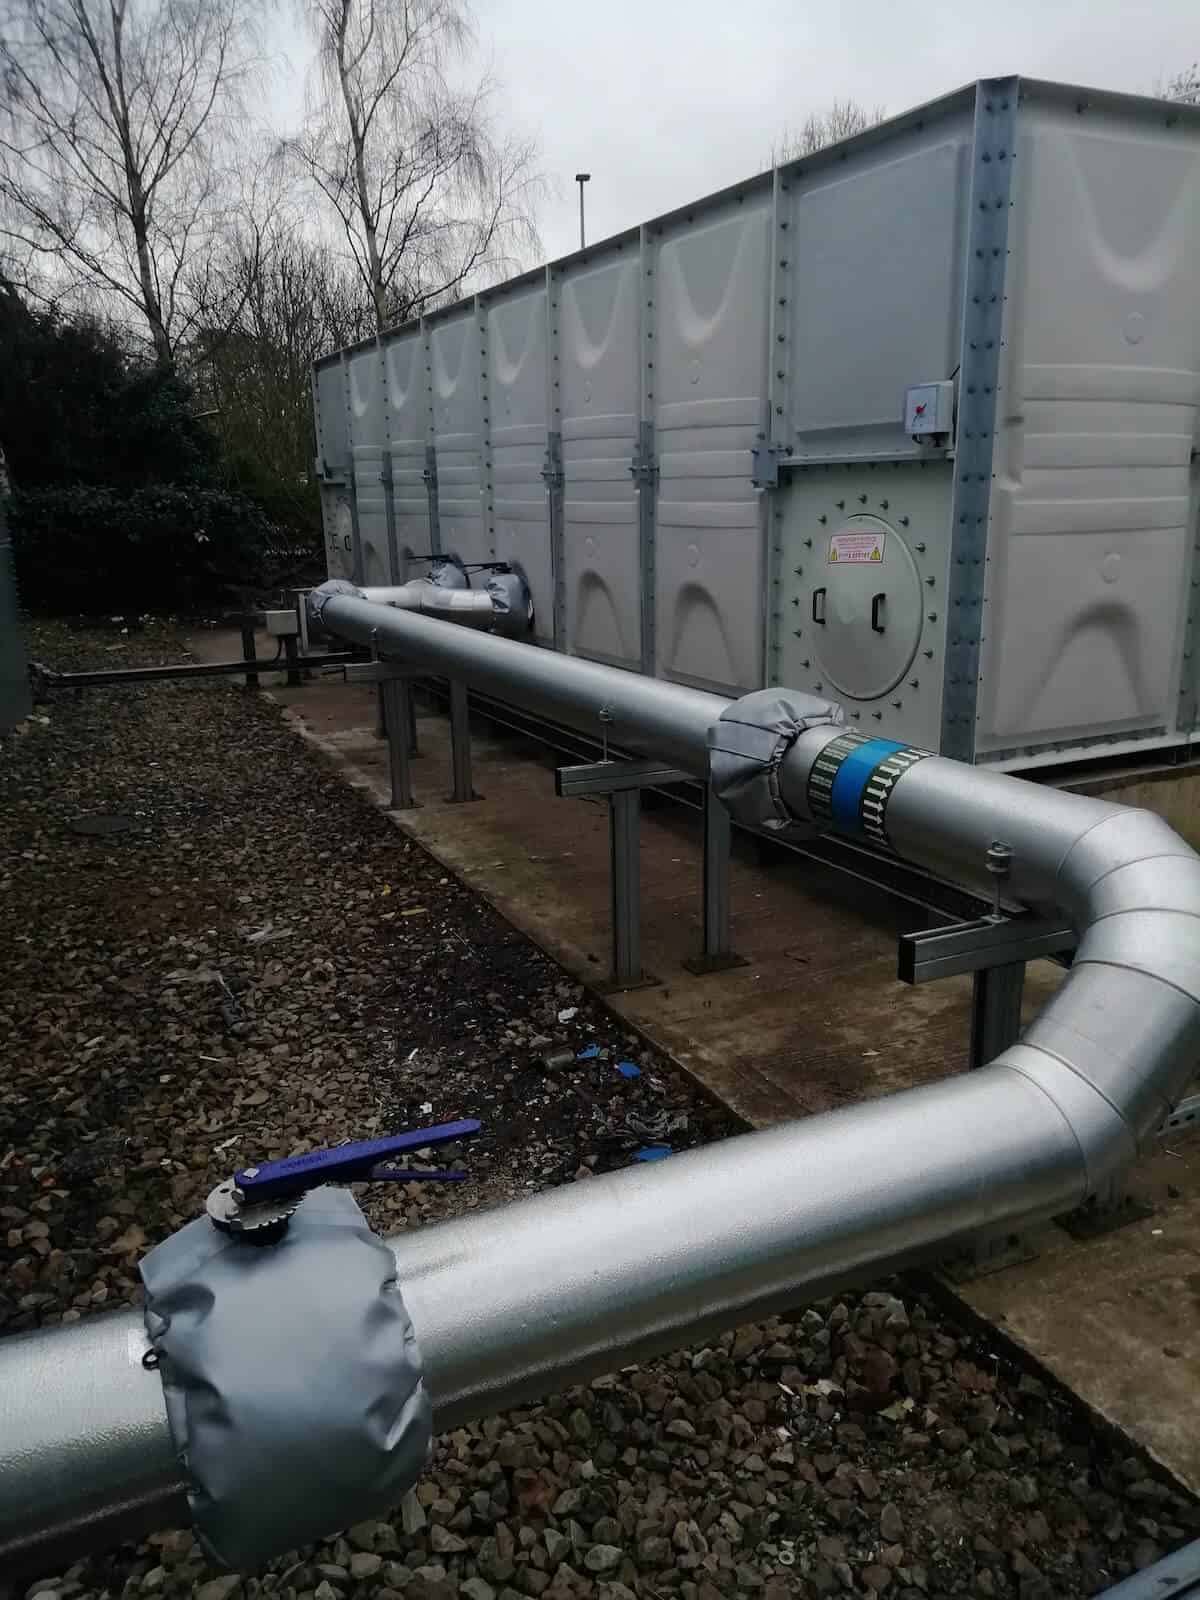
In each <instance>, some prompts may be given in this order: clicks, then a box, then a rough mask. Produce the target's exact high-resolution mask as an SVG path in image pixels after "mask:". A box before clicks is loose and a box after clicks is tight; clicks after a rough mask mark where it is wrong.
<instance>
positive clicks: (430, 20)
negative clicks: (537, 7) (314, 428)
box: [291, 0, 541, 328]
mask: <svg viewBox="0 0 1200 1600" xmlns="http://www.w3.org/2000/svg"><path fill="white" fill-rule="evenodd" d="M309 16H310V20H311V22H312V26H313V29H314V31H315V33H316V37H317V44H318V54H319V60H320V68H321V94H320V96H319V102H318V104H317V105H316V107H315V109H314V112H313V114H312V116H311V117H310V119H309V122H308V124H307V126H306V127H305V129H304V131H303V132H302V134H301V135H300V137H299V138H298V139H296V140H295V141H293V142H292V145H291V149H292V151H293V153H294V154H295V156H296V157H297V158H298V160H299V163H300V166H301V169H302V171H303V172H304V173H305V174H306V175H307V177H308V178H309V179H310V180H311V181H312V182H313V183H314V184H315V185H316V187H317V189H318V190H319V191H320V193H321V194H322V195H323V196H324V198H325V200H326V201H327V202H328V204H329V206H330V208H331V209H332V211H333V213H334V215H335V216H336V218H337V220H338V222H339V223H340V225H341V228H342V229H343V231H344V233H345V237H346V239H347V241H348V243H349V247H350V250H351V252H352V254H353V256H354V261H355V264H356V266H357V268H358V271H359V274H360V276H361V278H362V281H363V283H364V285H365V286H366V289H367V292H368V294H369V295H370V297H371V302H372V304H373V305H374V308H375V317H376V323H377V326H378V327H380V328H382V327H384V326H386V325H387V324H388V323H389V322H393V321H397V320H401V319H403V318H406V317H409V316H412V315H414V314H416V313H418V312H420V311H422V310H423V309H425V308H427V307H429V306H431V305H434V304H436V303H437V302H438V301H440V300H444V299H446V298H447V297H451V296H453V295H455V294H458V293H461V292H462V291H463V289H464V286H465V285H466V284H467V283H468V282H470V281H471V280H472V279H473V278H474V277H475V276H477V275H478V274H480V273H481V272H482V271H485V270H486V271H489V272H492V273H501V272H503V271H504V270H505V269H506V268H515V267H516V266H517V265H518V264H520V261H521V258H522V256H523V254H524V253H527V252H529V251H530V250H532V249H533V248H535V246H536V243H537V235H536V231H535V227H534V220H533V212H534V209H535V207H536V204H537V201H538V198H539V195H540V191H541V179H540V178H539V176H538V175H537V172H536V170H535V165H534V163H535V158H536V151H535V149H534V146H533V145H532V144H530V143H527V142H524V141H522V140H520V139H515V138H511V137H504V136H502V135H500V134H499V133H498V132H497V129H496V127H495V122H494V114H493V106H492V102H493V99H494V94H495V86H494V84H493V83H492V82H491V80H490V78H489V77H488V76H487V75H486V74H485V75H484V76H483V77H481V78H480V79H479V80H478V81H477V82H476V83H475V84H474V86H473V87H472V88H470V89H466V90H464V89H462V88H461V87H459V86H458V84H457V81H456V74H457V73H459V72H461V71H462V69H463V68H464V66H465V62H466V52H467V50H468V48H469V46H470V44H471V42H472V34H471V26H470V20H469V17H468V14H467V12H466V10H465V7H464V5H463V4H462V3H461V0H309Z"/></svg>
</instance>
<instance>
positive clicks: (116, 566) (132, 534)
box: [8, 484, 320, 616]
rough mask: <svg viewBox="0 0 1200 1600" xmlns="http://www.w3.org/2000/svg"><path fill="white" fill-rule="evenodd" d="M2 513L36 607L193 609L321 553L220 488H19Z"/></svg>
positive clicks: (86, 611) (245, 596)
mask: <svg viewBox="0 0 1200 1600" xmlns="http://www.w3.org/2000/svg"><path fill="white" fill-rule="evenodd" d="M8 516H9V524H10V527H11V531H12V539H13V551H14V555H15V557H16V563H17V580H18V583H19V585H20V592H21V597H22V600H23V603H24V604H25V605H26V606H27V607H28V608H29V609H30V610H31V611H36V612H42V613H57V614H59V615H79V614H83V615H90V616H96V615H104V614H112V613H117V614H121V615H125V614H129V613H139V612H151V611H153V612H181V613H184V614H193V615H194V614H197V613H199V612H206V611H212V610H214V609H219V608H221V607H228V606H231V605H238V604H241V603H244V602H246V601H248V600H250V599H251V598H252V597H253V595H254V594H255V593H256V592H259V591H262V590H264V589H265V588H268V587H271V586H273V585H274V584H276V583H278V582H280V581H281V579H282V577H283V576H285V575H286V574H287V573H288V572H290V571H291V570H293V569H295V568H297V567H299V568H304V567H305V566H306V564H307V561H306V558H310V559H311V562H312V564H313V565H314V566H318V567H319V562H320V551H319V548H315V549H314V550H313V551H312V552H308V551H307V550H302V551H297V550H296V549H294V548H293V547H294V546H295V544H296V536H295V535H294V534H290V533H284V531H283V530H281V529H280V528H278V527H277V526H276V525H275V524H274V523H272V522H271V521H270V520H269V518H267V517H266V516H265V515H264V513H263V511H262V510H261V508H260V507H259V506H258V505H256V504H255V502H254V501H253V500H250V499H248V498H247V497H246V496H245V495H241V494H236V493H231V492H230V491H228V490H225V489H210V488H199V487H194V486H182V485H172V484H150V485H146V486H144V487H141V488H134V489H128V490H117V489H112V488H100V487H95V486H92V485H77V486H75V487H71V488H52V489H30V490H20V489H18V490H17V491H16V492H15V493H14V494H13V495H12V497H11V499H10V501H9V505H8Z"/></svg>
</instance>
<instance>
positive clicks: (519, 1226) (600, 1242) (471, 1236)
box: [0, 1069, 1085, 1556]
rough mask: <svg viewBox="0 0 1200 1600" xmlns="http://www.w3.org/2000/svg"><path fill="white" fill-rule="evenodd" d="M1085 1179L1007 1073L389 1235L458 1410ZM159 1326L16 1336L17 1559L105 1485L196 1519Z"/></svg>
mask: <svg viewBox="0 0 1200 1600" xmlns="http://www.w3.org/2000/svg"><path fill="white" fill-rule="evenodd" d="M965 1127H969V1128H971V1129H972V1130H975V1131H974V1132H973V1134H972V1138H971V1139H970V1140H969V1141H968V1140H966V1139H964V1137H963V1129H964V1128H965ZM914 1174H915V1175H916V1176H915V1178H914ZM1084 1191H1085V1175H1084V1170H1083V1165H1082V1162H1081V1160H1080V1155H1079V1150H1078V1147H1077V1145H1076V1143H1075V1141H1074V1139H1073V1137H1072V1135H1071V1130H1070V1128H1069V1126H1068V1124H1067V1122H1066V1120H1065V1119H1064V1118H1063V1117H1062V1115H1061V1114H1060V1113H1059V1112H1058V1111H1057V1110H1056V1109H1055V1107H1054V1106H1053V1104H1052V1103H1051V1102H1050V1101H1049V1100H1048V1099H1047V1098H1046V1096H1045V1095H1043V1094H1042V1093H1041V1092H1040V1091H1039V1090H1037V1089H1036V1088H1034V1087H1033V1086H1032V1085H1031V1084H1030V1083H1028V1082H1027V1081H1025V1080H1024V1079H1022V1078H1020V1077H1019V1076H1016V1075H1014V1074H1012V1073H1009V1072H1004V1071H1003V1070H1000V1069H992V1070H990V1071H984V1072H979V1073H973V1074H971V1075H970V1076H969V1077H962V1078H956V1079H952V1080H950V1081H949V1082H947V1083H945V1084H935V1085H931V1086H929V1087H926V1088H921V1089H914V1090H910V1091H909V1092H907V1093H906V1094H903V1095H899V1096H896V1097H895V1098H894V1099H891V1100H879V1101H869V1102H867V1103H866V1104H864V1105H861V1106H856V1107H852V1108H849V1109H845V1110H841V1111H837V1112H833V1113H831V1114H830V1115H828V1116H823V1117H812V1118H809V1119H807V1120H806V1121H803V1122H798V1123H792V1124H789V1125H787V1126H785V1127H782V1128H776V1129H772V1130H770V1131H769V1132H765V1133H756V1134H746V1135H743V1136H741V1137H739V1138H735V1139H728V1140H725V1141H724V1142H722V1143H721V1144H718V1145H710V1146H708V1147H707V1148H705V1149H703V1150H694V1151H690V1152H688V1153H686V1154H683V1155H679V1156H676V1157H674V1158H672V1160H671V1161H670V1162H663V1163H661V1164H655V1165H653V1166H647V1167H634V1168H629V1169H626V1170H625V1171H622V1172H617V1173H612V1174H609V1175H608V1176H606V1177H600V1178H594V1179H590V1180H589V1181H588V1182H587V1183H575V1184H572V1185H569V1186H567V1187H565V1188H560V1189H555V1190H551V1191H550V1192H549V1193H547V1194H543V1195H539V1196H536V1197H535V1198H533V1199H530V1200H525V1201H521V1202H519V1203H517V1204H514V1205H507V1206H499V1207H496V1208H495V1209H492V1210H488V1211H483V1212H473V1213H468V1214H466V1215H464V1216H462V1217H459V1218H456V1219H453V1220H451V1221H447V1222H442V1223H437V1224H435V1225H432V1226H430V1227H425V1228H414V1229H412V1230H410V1231H408V1232H406V1233H402V1234H399V1235H397V1236H396V1237H394V1238H393V1239H391V1240H390V1241H389V1242H390V1244H391V1246H392V1248H393V1250H394V1251H395V1254H396V1260H397V1269H398V1278H399V1281H400V1284H401V1286H402V1289H403V1293H404V1298H405V1303H406V1305H407V1306H408V1309H409V1313H410V1315H411V1317H412V1319H413V1326H414V1328H415V1329H416V1332H417V1339H418V1343H419V1345H420V1348H421V1352H422V1357H423V1360H424V1365H425V1376H426V1382H427V1383H428V1385H429V1389H430V1393H431V1396H432V1399H433V1405H434V1425H435V1427H437V1428H438V1429H447V1428H452V1427H457V1426H458V1425H460V1424H461V1423H463V1422H466V1421H470V1420H472V1419H474V1418H478V1417H483V1416H488V1415H490V1414H492V1413H493V1412H495V1411H497V1410H502V1409H504V1408H505V1407H508V1406H511V1405H515V1404H518V1403H520V1402H522V1401H527V1400H532V1399H535V1398H537V1397H539V1396H541V1395H543V1394H545V1393H547V1392H548V1391H551V1390H553V1389H556V1388H559V1387H561V1386H562V1385H564V1384H566V1383H570V1382H575V1381H581V1380H584V1379H586V1378H589V1377H593V1376H596V1375H598V1374H599V1373H602V1372H609V1371H613V1370H615V1369H616V1368H618V1367H621V1366H624V1365H627V1364H628V1363H629V1362H631V1361H641V1360H644V1359H646V1358H647V1357H648V1356H651V1355H653V1354H656V1353H658V1352H660V1351H663V1350H667V1349H671V1348H673V1347H674V1346H675V1345H677V1344H679V1343H681V1342H682V1341H684V1340H686V1339H689V1338H692V1337H697V1338H700V1337H707V1336H709V1335H711V1334H715V1333H717V1332H720V1331H721V1330H722V1329H724V1328H729V1327H733V1326H735V1325H736V1324H737V1323H738V1322H740V1321H743V1320H745V1319H746V1318H747V1317H750V1316H758V1315H765V1314H766V1313H768V1312H770V1311H776V1310H781V1309H783V1308H785V1307H787V1306H788V1305H795V1304H798V1303H800V1302H802V1301H805V1300H809V1299H813V1298H816V1297H817V1296H819V1295H821V1294H825V1293H829V1292H832V1291H833V1290H834V1289H836V1288H838V1287H839V1286H841V1285H844V1284H846V1283H850V1282H855V1281H858V1280H860V1279H865V1278H870V1277H872V1276H875V1275H876V1274H878V1272H880V1271H881V1270H883V1269H884V1268H887V1269H889V1270H890V1269H892V1268H894V1267H896V1266H898V1265H901V1264H904V1263H907V1262H909V1261H912V1260H918V1259H921V1258H923V1257H924V1256H925V1255H926V1254H928V1253H929V1252H930V1251H933V1250H942V1249H944V1248H945V1245H946V1241H947V1240H952V1239H954V1238H955V1237H958V1236H962V1237H964V1238H965V1237H968V1236H970V1235H972V1234H975V1233H978V1232H979V1230H981V1229H990V1228H1002V1227H1005V1226H1007V1225H1008V1224H1009V1223H1011V1222H1012V1221H1015V1220H1016V1219H1018V1218H1021V1217H1027V1216H1028V1215H1029V1214H1030V1213H1031V1212H1036V1213H1038V1214H1047V1215H1048V1214H1050V1213H1052V1212H1054V1211H1057V1210H1061V1209H1063V1208H1065V1207H1069V1206H1071V1205H1074V1204H1075V1203H1076V1202H1077V1201H1079V1200H1081V1199H1082V1198H1083V1195H1084ZM141 1332H142V1324H141V1317H140V1315H138V1314H136V1313H132V1312H128V1313H122V1314H118V1315H115V1316H105V1317H95V1318H91V1319H89V1320H88V1321H86V1322H83V1323H80V1324H78V1325H76V1326H74V1327H72V1328H70V1329H69V1330H62V1331H56V1332H55V1333H53V1334H52V1335H46V1334H31V1335H24V1336H20V1337H17V1338H14V1339H5V1340H0V1396H3V1397H4V1398H3V1411H4V1415H3V1427H2V1428H0V1556H2V1555H3V1554H4V1552H5V1550H6V1548H7V1549H8V1550H9V1552H10V1554H11V1553H13V1552H14V1551H15V1550H16V1549H18V1548H33V1549H36V1550H42V1549H46V1550H51V1549H56V1548H58V1546H57V1545H56V1543H55V1541H60V1542H61V1545H62V1547H63V1548H67V1547H68V1546H69V1545H70V1546H76V1545H78V1544H79V1543H80V1541H81V1539H82V1541H83V1542H84V1543H86V1541H87V1538H88V1536H89V1535H90V1534H91V1532H92V1529H93V1515H94V1508H95V1505H96V1503H97V1501H98V1500H99V1501H101V1502H103V1501H105V1500H107V1502H108V1503H109V1504H110V1505H111V1506H113V1507H114V1508H119V1509H118V1510H117V1511H115V1513H114V1520H113V1521H112V1523H111V1524H109V1525H106V1527H105V1530H104V1531H105V1533H106V1534H107V1536H108V1538H109V1540H110V1541H114V1540H117V1539H120V1538H122V1537H127V1536H129V1534H130V1532H131V1531H143V1530H144V1523H143V1522H140V1521H138V1519H139V1518H140V1517H142V1516H144V1513H145V1510H146V1508H147V1507H148V1506H149V1507H153V1508H157V1509H158V1511H159V1512H160V1513H161V1515H162V1518H163V1520H164V1521H168V1520H172V1519H174V1520H181V1519H182V1520H186V1506H185V1504H184V1502H183V1500H182V1499H181V1484H180V1480H179V1472H178V1465H177V1463H176V1462H175V1460H174V1458H173V1455H172V1451H171V1441H170V1435H169V1433H168V1430H167V1421H166V1413H165V1410H164V1407H163V1402H162V1386H161V1383H160V1381H159V1379H158V1376H157V1374H155V1373H153V1372H147V1371H144V1370H143V1369H142V1367H141V1363H140V1352H141V1350H142V1349H143V1348H144V1341H143V1339H142V1337H141ZM134 1523H136V1524H137V1525H136V1527H135V1526H134Z"/></svg>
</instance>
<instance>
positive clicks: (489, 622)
mask: <svg viewBox="0 0 1200 1600" xmlns="http://www.w3.org/2000/svg"><path fill="white" fill-rule="evenodd" d="M331 595H334V596H336V597H339V598H340V597H342V596H348V597H351V598H355V599H359V600H364V601H366V602H367V603H369V604H371V605H377V606H387V607H388V608H389V609H392V610H396V611H413V612H419V613H424V614H425V615H426V616H432V617H441V618H443V619H444V620H445V621H447V622H457V623H460V624H462V625H464V626H466V627H469V628H486V629H490V630H492V631H493V632H495V633H498V634H501V635H503V636H504V637H505V638H510V639H523V638H524V637H525V636H526V635H527V634H528V633H529V630H530V628H531V627H532V626H533V601H532V598H531V596H530V593H529V585H528V584H527V583H526V582H525V579H524V578H523V577H522V576H521V574H520V573H519V572H515V571H509V570H507V569H502V568H497V569H496V570H494V571H491V572H489V574H488V577H487V581H486V583H485V585H484V587H483V588H482V589H472V588H471V587H470V582H469V580H468V578H467V575H466V573H465V572H464V571H463V569H462V568H461V567H459V566H456V565H455V564H454V563H453V562H450V561H443V562H439V563H438V564H437V565H436V566H435V567H434V569H433V571H432V572H431V573H430V575H429V576H428V577H426V578H412V579H410V580H409V582H408V583H400V584H394V585H390V586H385V587H380V588H367V589H358V588H355V586H354V584H352V583H348V582H346V581H344V580H342V579H338V580H336V581H335V583H333V584H327V585H324V586H323V587H322V588H320V589H316V590H313V592H312V596H311V598H310V600H309V602H308V604H309V608H310V611H311V614H312V619H313V622H314V624H315V625H317V626H318V627H324V626H326V624H325V622H324V620H323V619H324V615H325V608H326V606H327V605H328V603H329V598H330V596H331Z"/></svg>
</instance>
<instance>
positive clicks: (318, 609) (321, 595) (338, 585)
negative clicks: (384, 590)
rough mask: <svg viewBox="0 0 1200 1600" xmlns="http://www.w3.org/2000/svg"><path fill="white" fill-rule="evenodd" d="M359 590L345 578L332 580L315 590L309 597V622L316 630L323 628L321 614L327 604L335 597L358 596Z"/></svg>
mask: <svg viewBox="0 0 1200 1600" xmlns="http://www.w3.org/2000/svg"><path fill="white" fill-rule="evenodd" d="M359 592H360V591H359V589H358V588H357V586H356V585H355V584H353V583H348V582H347V581H346V579H345V578H330V579H328V580H327V581H326V582H325V583H323V584H321V585H320V587H319V588H316V589H313V590H312V592H311V593H310V594H309V597H308V620H309V622H310V623H311V624H312V626H313V627H314V628H320V626H321V613H322V612H323V611H324V609H325V602H326V601H327V600H332V599H333V598H334V596H335V595H339V594H349V595H357V594H358V593H359Z"/></svg>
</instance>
